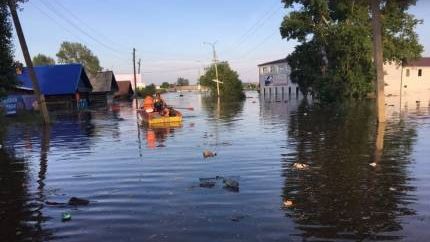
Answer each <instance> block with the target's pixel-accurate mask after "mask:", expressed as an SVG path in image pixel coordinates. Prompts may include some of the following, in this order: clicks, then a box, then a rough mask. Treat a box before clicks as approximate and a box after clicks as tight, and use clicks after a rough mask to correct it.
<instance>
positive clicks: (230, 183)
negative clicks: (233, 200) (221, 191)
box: [223, 178, 239, 192]
mask: <svg viewBox="0 0 430 242" xmlns="http://www.w3.org/2000/svg"><path fill="white" fill-rule="evenodd" d="M223 183H224V188H226V189H228V190H230V191H232V192H238V191H239V182H238V181H236V180H235V179H232V178H224V179H223Z"/></svg>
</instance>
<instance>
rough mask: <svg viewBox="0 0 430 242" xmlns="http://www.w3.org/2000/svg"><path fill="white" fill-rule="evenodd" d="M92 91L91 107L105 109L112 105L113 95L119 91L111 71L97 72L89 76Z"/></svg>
mask: <svg viewBox="0 0 430 242" xmlns="http://www.w3.org/2000/svg"><path fill="white" fill-rule="evenodd" d="M90 82H91V85H92V86H93V90H92V92H91V94H90V105H91V106H98V107H100V106H102V107H106V106H108V105H109V104H112V100H113V95H114V94H115V93H116V92H117V91H118V90H119V88H118V83H117V82H116V79H115V75H114V73H113V72H112V71H104V72H98V73H97V74H96V75H91V76H90Z"/></svg>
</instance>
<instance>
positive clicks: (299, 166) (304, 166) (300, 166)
mask: <svg viewBox="0 0 430 242" xmlns="http://www.w3.org/2000/svg"><path fill="white" fill-rule="evenodd" d="M293 167H294V168H295V169H297V170H305V169H308V168H309V165H307V164H303V163H298V162H296V163H294V164H293Z"/></svg>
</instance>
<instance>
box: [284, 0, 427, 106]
mask: <svg viewBox="0 0 430 242" xmlns="http://www.w3.org/2000/svg"><path fill="white" fill-rule="evenodd" d="M282 2H283V3H284V4H285V7H286V8H287V9H290V10H291V12H290V13H289V14H288V15H287V16H285V17H284V20H283V22H282V24H281V28H280V32H281V35H282V37H283V38H286V39H288V40H291V39H293V40H297V41H298V42H299V45H298V46H297V47H296V49H295V51H294V52H293V53H292V54H291V55H289V56H288V57H287V59H288V63H289V65H290V66H291V70H292V73H291V79H292V81H293V82H296V83H298V84H299V86H300V89H301V90H302V92H304V93H308V92H309V91H311V92H313V93H314V94H316V96H317V97H319V98H320V99H321V100H323V101H340V100H342V99H345V98H350V97H355V98H361V97H364V96H366V95H367V94H368V93H369V92H372V91H373V81H374V79H375V68H374V67H373V65H372V58H373V55H372V26H371V16H370V10H369V2H368V1H367V0H356V1H350V0H339V1H329V0H318V1H307V0H282ZM382 2H383V4H382V6H383V7H382V9H381V13H382V19H383V43H384V60H385V61H394V62H397V63H400V62H402V61H404V60H408V59H414V58H417V57H419V56H420V54H421V52H422V50H423V48H422V46H421V45H420V44H419V43H418V37H417V34H416V33H415V27H416V26H417V25H418V24H420V23H421V21H420V20H417V19H415V18H414V16H413V15H410V14H408V13H407V10H408V8H409V7H410V6H411V5H413V4H415V0H393V1H388V0H384V1H382Z"/></svg>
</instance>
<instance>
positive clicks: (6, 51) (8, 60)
mask: <svg viewBox="0 0 430 242" xmlns="http://www.w3.org/2000/svg"><path fill="white" fill-rule="evenodd" d="M14 85H16V72H15V64H14V60H13V45H12V26H11V22H10V19H9V11H8V6H7V1H5V0H1V1H0V98H2V97H4V96H5V95H6V92H7V90H8V89H9V88H11V87H13V86H14Z"/></svg>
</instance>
